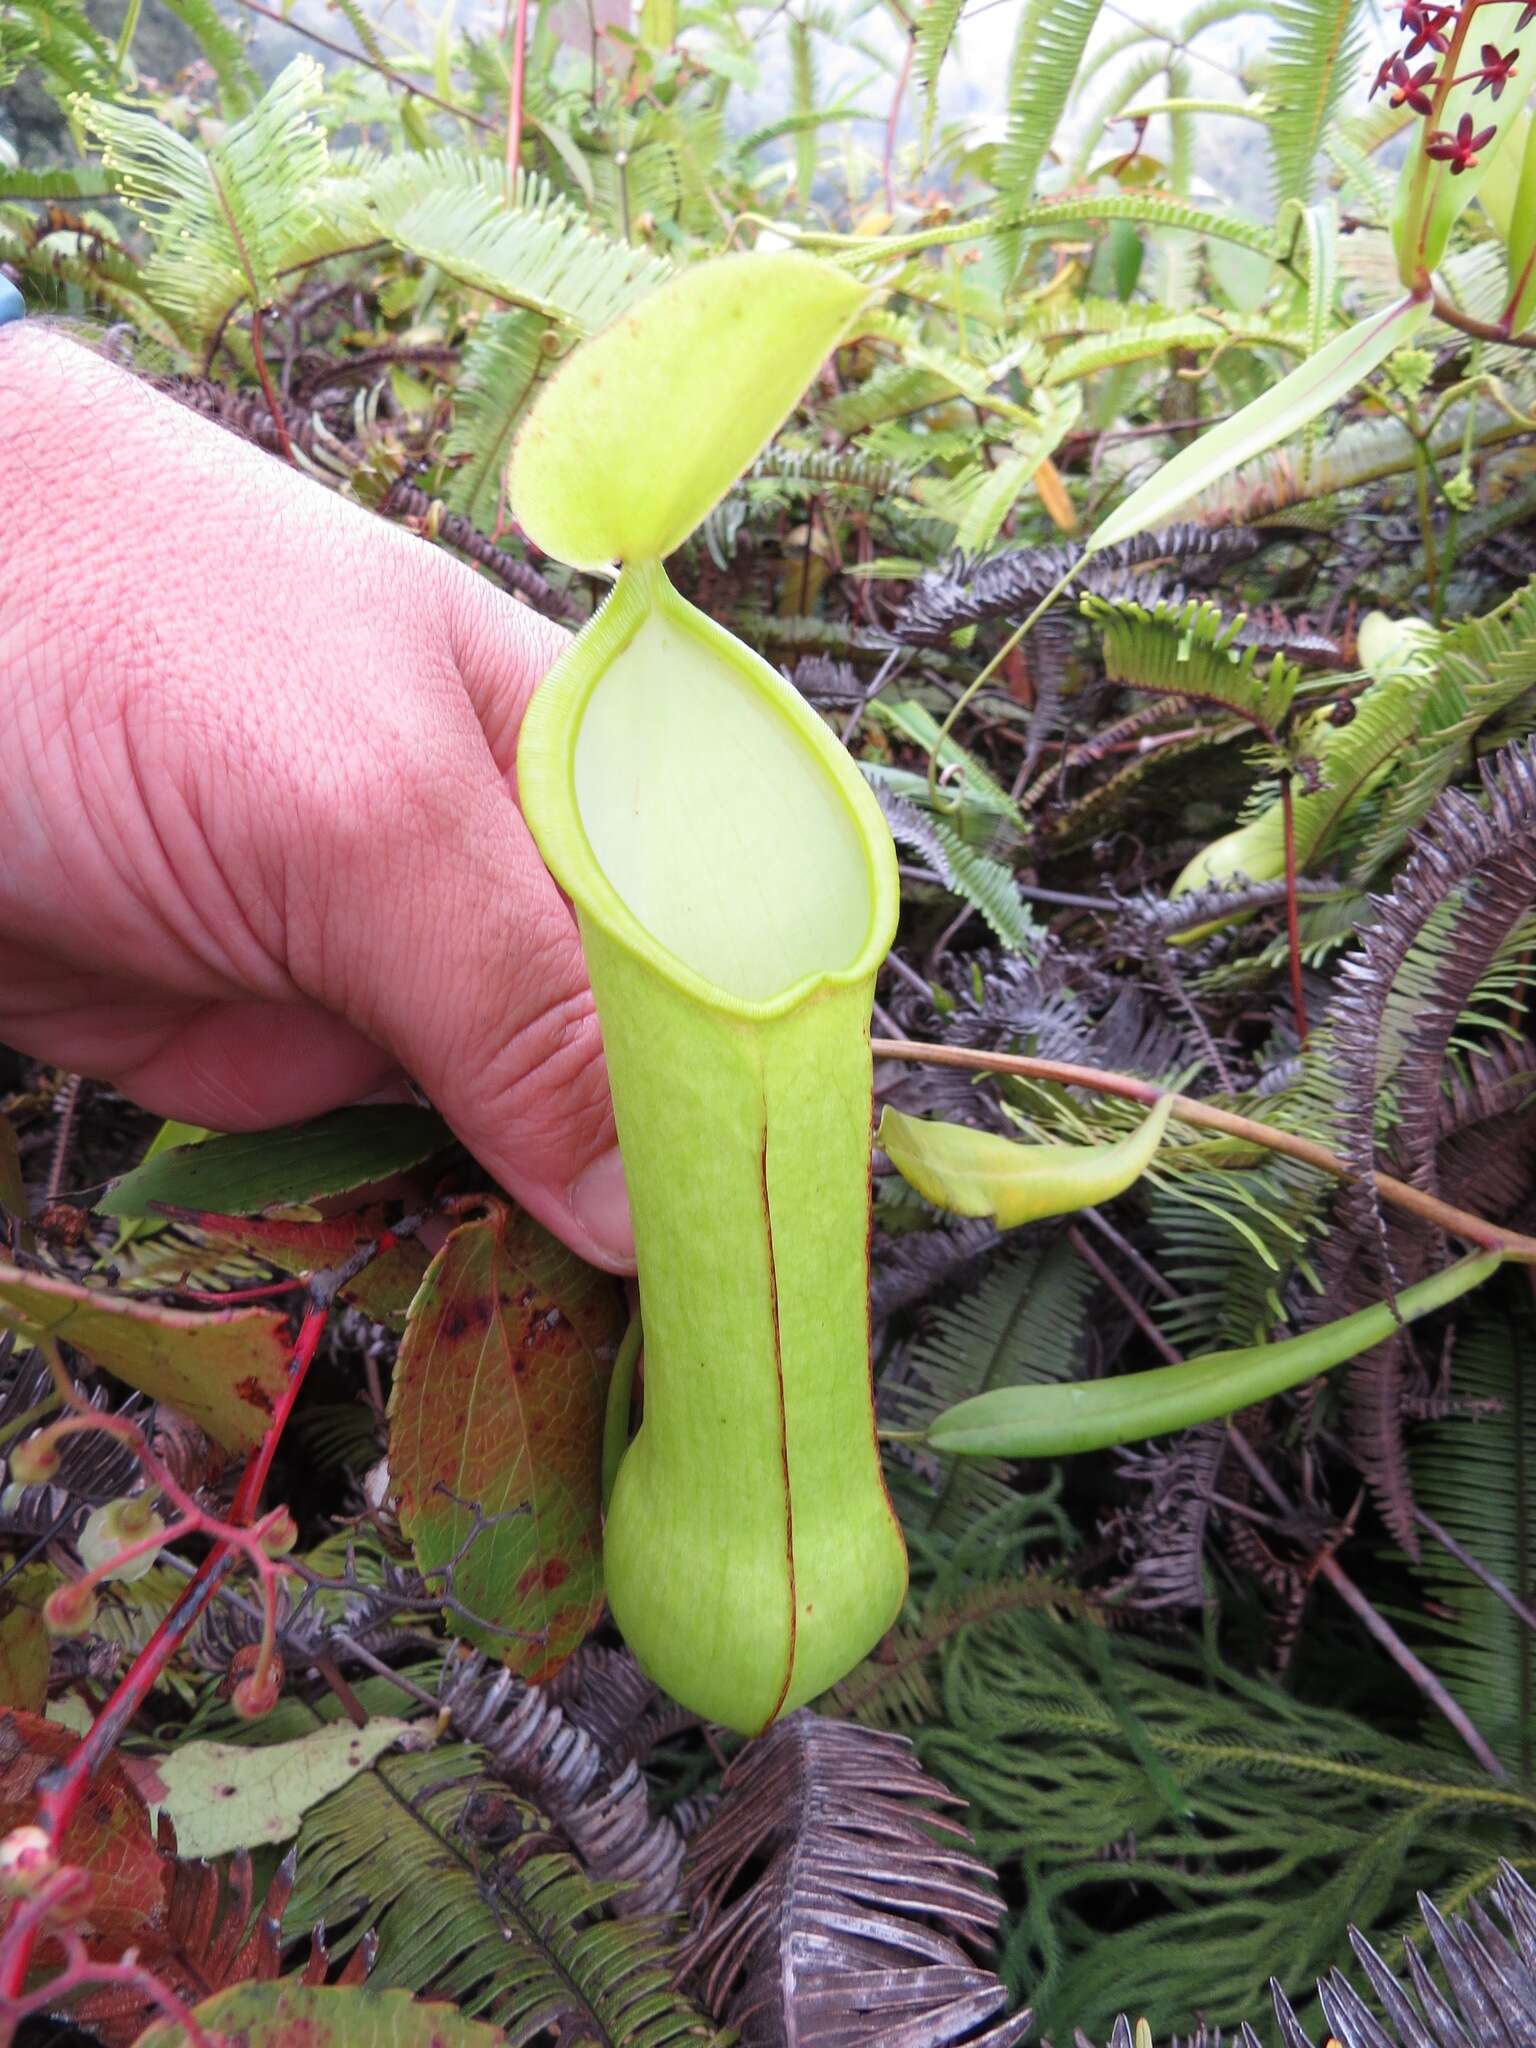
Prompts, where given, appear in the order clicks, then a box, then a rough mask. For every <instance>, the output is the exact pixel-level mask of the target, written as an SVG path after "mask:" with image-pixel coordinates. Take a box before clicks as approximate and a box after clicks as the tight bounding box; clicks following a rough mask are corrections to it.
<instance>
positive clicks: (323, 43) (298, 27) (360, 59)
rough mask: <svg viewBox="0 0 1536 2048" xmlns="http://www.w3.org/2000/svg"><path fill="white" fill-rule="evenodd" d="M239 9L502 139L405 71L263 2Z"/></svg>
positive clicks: (489, 124)
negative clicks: (338, 40)
mask: <svg viewBox="0 0 1536 2048" xmlns="http://www.w3.org/2000/svg"><path fill="white" fill-rule="evenodd" d="M239 5H240V6H241V7H243V8H245V9H246V11H247V12H248V13H250V14H259V15H260V16H261V18H262V19H263V21H275V22H276V23H277V25H278V27H279V28H287V29H292V31H293V33H294V34H295V35H299V36H303V37H304V38H305V40H306V41H308V42H311V43H316V44H318V45H319V47H320V48H321V49H322V50H329V51H330V52H331V54H332V55H333V56H336V57H345V58H346V60H347V62H348V63H349V64H362V65H365V66H366V67H367V68H368V70H370V71H376V72H377V73H378V74H379V76H380V77H381V78H387V79H388V80H389V82H390V84H391V85H398V86H399V88H400V90H401V91H402V92H407V93H414V94H415V95H416V97H417V99H419V100H425V101H426V102H427V104H428V106H431V107H441V108H442V110H443V112H444V113H445V114H454V115H456V116H457V117H458V119H459V120H461V121H468V122H469V124H470V126H471V127H472V128H483V129H484V130H485V132H486V134H487V135H499V134H500V133H501V129H500V127H499V126H498V125H497V123H496V122H495V121H488V120H486V118H485V116H484V115H483V114H472V113H471V112H470V110H469V108H468V107H456V106H455V105H454V104H453V101H452V100H443V99H439V98H438V96H437V94H436V93H435V92H428V91H427V89H426V87H425V86H424V85H418V84H417V83H416V81H415V80H414V79H412V78H407V77H406V75H405V73H404V72H403V71H392V70H391V69H390V67H389V66H388V65H387V64H380V63H379V62H378V60H377V59H376V58H373V57H369V56H365V55H364V53H363V52H362V51H361V50H349V49H348V48H347V46H346V44H345V43H334V42H332V41H331V38H330V37H329V36H323V35H321V33H320V31H319V30H318V29H314V28H306V27H305V25H304V23H303V22H302V21H295V20H293V18H292V17H291V16H289V15H286V14H280V13H279V12H278V10H277V9H276V8H275V7H264V6H263V5H262V0H239Z"/></svg>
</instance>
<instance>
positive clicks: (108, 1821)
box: [0, 1710, 171, 1965]
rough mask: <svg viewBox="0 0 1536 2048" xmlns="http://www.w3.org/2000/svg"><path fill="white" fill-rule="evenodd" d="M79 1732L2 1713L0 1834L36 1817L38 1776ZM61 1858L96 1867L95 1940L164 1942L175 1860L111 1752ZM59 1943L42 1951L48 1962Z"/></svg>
mask: <svg viewBox="0 0 1536 2048" xmlns="http://www.w3.org/2000/svg"><path fill="white" fill-rule="evenodd" d="M78 1740H79V1738H78V1737H77V1736H75V1735H72V1734H71V1733H70V1731H69V1730H68V1729H67V1728H60V1727H59V1726H58V1725H57V1724H56V1723H55V1722H53V1721H45V1720H43V1719H42V1718H41V1717H40V1716H39V1715H37V1714H23V1713H19V1712H16V1711H14V1710H13V1711H7V1712H3V1713H0V1834H9V1832H10V1831H11V1829H12V1828H15V1827H20V1826H22V1825H23V1824H24V1823H25V1822H28V1821H32V1820H35V1819H36V1817H37V1781H38V1779H39V1778H41V1777H42V1776H43V1774H44V1773H45V1772H46V1771H51V1770H52V1769H53V1768H54V1766H55V1765H56V1764H60V1763H62V1762H63V1761H64V1759H65V1758H66V1757H67V1756H68V1755H69V1754H70V1752H71V1751H72V1750H73V1749H74V1748H75V1746H76V1743H77V1742H78ZM61 1861H63V1862H65V1863H73V1864H78V1865H80V1866H81V1867H82V1868H84V1869H85V1870H88V1871H89V1872H90V1874H91V1879H92V1884H93V1887H94V1890H93V1893H92V1898H91V1904H90V1910H89V1913H88V1915H87V1917H86V1925H85V1932H86V1934H87V1936H88V1938H90V1940H91V1943H92V1946H93V1947H97V1948H99V1949H100V1950H101V1951H102V1952H103V1953H110V1954H113V1955H116V1954H118V1953H119V1952H121V1951H122V1950H123V1949H125V1948H132V1947H137V1948H139V1949H140V1950H141V1951H147V1952H149V1953H150V1954H155V1953H158V1952H159V1950H160V1949H161V1948H162V1947H163V1945H164V1940H165V1923H166V1909H167V1904H168V1900H169V1892H170V1881H171V1862H170V1859H169V1858H168V1857H167V1856H164V1855H163V1854H162V1853H161V1851H160V1850H159V1849H158V1848H157V1847H156V1845H155V1840H154V1837H153V1835H152V1834H151V1833H150V1828H149V1813H148V1811H147V1809H146V1807H145V1805H144V1802H143V1800H142V1799H141V1798H140V1797H139V1795H138V1793H137V1792H136V1791H135V1790H134V1789H133V1787H132V1785H131V1784H130V1783H129V1782H128V1779H127V1777H126V1775H125V1774H124V1772H123V1770H122V1767H121V1765H119V1764H118V1763H117V1762H116V1761H114V1760H111V1759H109V1760H108V1762H107V1763H106V1764H105V1765H103V1767H102V1769H101V1770H99V1771H98V1772H97V1774H96V1776H95V1777H94V1778H93V1779H92V1780H91V1782H90V1784H89V1785H88V1786H87V1787H86V1791H85V1797H84V1798H83V1799H82V1800H81V1802H80V1808H79V1811H78V1812H77V1813H76V1815H75V1818H74V1820H73V1821H72V1822H71V1823H70V1826H69V1829H68V1832H67V1833H66V1834H65V1837H64V1841H63V1845H62V1854H61ZM50 1947H51V1948H52V1955H53V1959H54V1960H57V1959H58V1955H59V1950H58V1945H57V1944H56V1943H53V1944H49V1943H45V1944H44V1945H43V1947H42V1948H41V1950H40V1957H41V1960H42V1962H43V1963H44V1965H46V1964H47V1963H48V1961H49V1959H50V1958H49V1949H50Z"/></svg>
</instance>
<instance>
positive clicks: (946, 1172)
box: [878, 1096, 1173, 1230]
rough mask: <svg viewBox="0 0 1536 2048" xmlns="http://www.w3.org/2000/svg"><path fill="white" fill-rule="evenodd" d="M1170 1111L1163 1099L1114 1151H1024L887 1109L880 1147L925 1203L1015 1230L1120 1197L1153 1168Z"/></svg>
mask: <svg viewBox="0 0 1536 2048" xmlns="http://www.w3.org/2000/svg"><path fill="white" fill-rule="evenodd" d="M1172 1108H1173V1098H1172V1097H1171V1096H1165V1097H1164V1098H1163V1100H1162V1101H1161V1102H1159V1103H1158V1105H1157V1107H1156V1108H1155V1109H1154V1110H1153V1111H1152V1113H1151V1114H1150V1115H1149V1116H1148V1117H1146V1118H1145V1119H1144V1120H1143V1122H1141V1123H1140V1124H1138V1125H1137V1127H1136V1129H1135V1130H1134V1131H1129V1132H1127V1133H1126V1135H1125V1136H1124V1137H1123V1138H1119V1139H1117V1140H1116V1141H1115V1142H1114V1144H1112V1145H1021V1144H1020V1143H1018V1141H1017V1140H1016V1139H1013V1138H1000V1137H998V1136H997V1135H996V1134H995V1133H994V1132H992V1131H973V1130H972V1129H971V1128H970V1127H969V1126H968V1125H966V1124H946V1123H937V1122H934V1121H931V1120H930V1119H928V1118H926V1117H919V1116H903V1115H902V1113H901V1111H900V1110H897V1109H889V1108H888V1109H887V1110H886V1111H885V1113H884V1115H883V1116H882V1117H881V1119H880V1130H879V1133H878V1142H879V1144H880V1146H881V1148H882V1149H883V1151H884V1152H885V1153H886V1155H887V1157H888V1158H889V1159H890V1161H891V1164H892V1165H893V1166H894V1167H895V1168H896V1169H897V1171H898V1172H899V1173H900V1175H901V1177H902V1179H903V1180H904V1181H906V1182H907V1183H908V1184H909V1186H911V1187H914V1188H916V1189H917V1192H918V1193H919V1194H920V1195H922V1196H923V1197H924V1199H925V1200H927V1201H930V1202H932V1203H934V1204H935V1205H936V1206H937V1207H938V1208H940V1209H948V1210H950V1211H951V1212H952V1214H954V1215H956V1216H991V1217H993V1218H994V1219H995V1221H996V1223H997V1225H998V1228H999V1229H1000V1230H1012V1229H1014V1228H1015V1227H1016V1226H1017V1225H1019V1224H1021V1223H1037V1222H1039V1221H1040V1219H1041V1218H1042V1217H1044V1216H1066V1215H1070V1214H1071V1212H1072V1211H1073V1210H1074V1209H1087V1208H1091V1207H1092V1206H1093V1205H1094V1204H1095V1203H1097V1202H1112V1201H1113V1200H1114V1198H1115V1196H1116V1195H1123V1194H1124V1193H1125V1191H1126V1189H1127V1188H1128V1187H1130V1186H1131V1185H1132V1183H1133V1182H1135V1181H1138V1180H1140V1178H1141V1176H1142V1175H1143V1174H1144V1173H1145V1172H1146V1170H1147V1168H1148V1167H1149V1166H1150V1165H1151V1164H1152V1160H1153V1157H1154V1156H1155V1154H1156V1152H1157V1148H1158V1146H1159V1145H1160V1144H1161V1143H1162V1137H1163V1133H1164V1131H1165V1130H1167V1128H1168V1118H1169V1115H1170V1113H1171V1111H1172Z"/></svg>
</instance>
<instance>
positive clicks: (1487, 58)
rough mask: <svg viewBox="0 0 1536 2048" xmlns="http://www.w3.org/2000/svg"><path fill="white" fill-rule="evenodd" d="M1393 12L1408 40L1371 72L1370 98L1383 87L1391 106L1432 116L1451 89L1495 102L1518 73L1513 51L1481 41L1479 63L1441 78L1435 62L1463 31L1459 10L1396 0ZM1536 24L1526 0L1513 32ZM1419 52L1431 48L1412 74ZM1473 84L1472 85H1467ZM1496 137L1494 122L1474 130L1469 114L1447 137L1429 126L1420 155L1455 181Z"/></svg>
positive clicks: (1534, 6)
mask: <svg viewBox="0 0 1536 2048" xmlns="http://www.w3.org/2000/svg"><path fill="white" fill-rule="evenodd" d="M1399 12H1400V13H1401V15H1402V22H1403V33H1404V35H1405V36H1406V37H1407V38H1408V40H1407V43H1406V45H1405V46H1404V48H1403V49H1402V50H1400V51H1398V52H1397V53H1396V54H1395V55H1394V56H1391V57H1388V58H1387V59H1386V61H1385V62H1384V63H1383V65H1382V67H1381V69H1380V70H1379V71H1378V72H1377V74H1376V83H1375V84H1374V85H1373V86H1372V87H1371V94H1372V96H1373V97H1374V96H1375V95H1376V94H1377V93H1379V92H1381V91H1382V90H1383V89H1388V90H1389V91H1390V94H1391V104H1392V105H1393V106H1394V107H1411V108H1412V109H1413V111H1414V113H1416V114H1421V115H1425V116H1429V115H1432V114H1434V113H1435V112H1436V110H1437V108H1439V107H1441V106H1443V105H1444V103H1445V95H1446V93H1447V92H1448V91H1449V90H1450V88H1451V87H1452V86H1456V85H1469V84H1470V85H1472V92H1473V96H1474V98H1475V97H1476V95H1477V94H1478V93H1480V92H1486V93H1487V95H1488V97H1489V98H1490V99H1491V100H1500V99H1502V98H1503V96H1504V88H1505V86H1506V85H1508V84H1509V83H1510V82H1511V81H1512V80H1513V79H1514V77H1515V74H1516V72H1517V71H1518V69H1519V63H1520V52H1519V50H1518V49H1513V50H1501V49H1500V48H1499V46H1498V44H1497V43H1484V44H1483V46H1482V50H1481V52H1480V53H1479V54H1480V61H1479V62H1478V63H1477V64H1474V65H1473V66H1472V67H1471V69H1470V70H1466V71H1458V72H1457V74H1456V76H1455V77H1454V78H1452V77H1450V76H1449V75H1448V73H1447V74H1443V75H1442V74H1441V73H1440V72H1439V70H1438V68H1437V65H1436V58H1438V57H1440V56H1443V55H1445V54H1446V53H1447V52H1448V51H1449V50H1450V48H1451V39H1452V36H1453V34H1454V35H1457V36H1458V42H1457V49H1458V53H1459V50H1460V42H1459V34H1460V32H1461V30H1462V29H1463V28H1464V27H1465V23H1464V21H1463V19H1462V14H1461V8H1460V7H1459V6H1458V5H1457V4H1455V0H1451V4H1449V5H1443V6H1442V5H1437V4H1436V0H1401V6H1400V9H1399ZM1532 21H1536V0H1527V4H1526V6H1525V8H1524V10H1523V12H1522V13H1521V16H1520V20H1519V22H1518V23H1517V24H1516V33H1517V34H1518V33H1519V32H1520V31H1521V30H1522V29H1525V28H1527V27H1528V26H1529V25H1530V23H1531V22H1532ZM1421 50H1433V51H1434V53H1435V56H1434V57H1431V59H1430V61H1429V62H1428V63H1427V64H1423V65H1421V66H1420V67H1419V69H1418V70H1417V71H1415V70H1413V69H1412V68H1411V67H1412V63H1413V59H1414V58H1415V57H1417V56H1418V54H1419V52H1420V51H1421ZM1474 80H1475V81H1476V82H1475V83H1473V81H1474ZM1497 133H1498V124H1497V123H1496V122H1495V123H1493V124H1491V125H1490V126H1489V127H1487V128H1476V127H1474V125H1473V120H1472V116H1471V115H1470V114H1463V115H1462V117H1461V119H1460V120H1459V121H1458V122H1457V124H1456V129H1455V133H1454V134H1453V133H1452V132H1451V131H1450V130H1449V129H1447V128H1433V129H1431V130H1430V132H1429V134H1428V136H1426V138H1425V142H1424V153H1425V155H1426V156H1431V157H1433V158H1434V159H1435V161H1436V162H1437V163H1444V164H1449V165H1450V167H1451V176H1452V177H1458V176H1459V175H1460V174H1461V172H1463V171H1470V170H1471V169H1472V168H1473V167H1474V165H1475V164H1476V163H1477V161H1478V157H1479V154H1480V152H1481V151H1483V150H1485V149H1486V148H1487V147H1488V145H1489V143H1490V142H1492V141H1493V139H1494V137H1495V135H1496V134H1497Z"/></svg>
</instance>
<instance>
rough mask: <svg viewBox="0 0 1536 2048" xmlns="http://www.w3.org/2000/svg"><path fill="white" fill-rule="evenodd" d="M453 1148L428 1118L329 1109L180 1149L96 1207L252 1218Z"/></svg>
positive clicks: (389, 1109)
mask: <svg viewBox="0 0 1536 2048" xmlns="http://www.w3.org/2000/svg"><path fill="white" fill-rule="evenodd" d="M452 1143H453V1134H452V1133H451V1132H450V1130H449V1129H448V1126H447V1125H446V1124H445V1123H444V1122H443V1120H442V1118H441V1117H440V1116H438V1115H436V1113H435V1112H434V1111H432V1110H430V1109H416V1108H414V1107H412V1106H411V1105H409V1104H402V1105H401V1106H400V1107H398V1108H397V1107H395V1106H394V1105H393V1104H391V1105H381V1106H377V1107H372V1108H367V1109H337V1110H333V1111H331V1113H330V1114H329V1115H328V1116H317V1117H312V1118H311V1119H310V1120H309V1122H308V1123H302V1124H286V1125H284V1126H283V1127H282V1128H281V1129H280V1130H275V1131H242V1132H239V1133H237V1134H236V1135H234V1136H231V1137H225V1138H209V1139H208V1140H207V1141H206V1142H205V1143H203V1144H201V1145H192V1146H187V1145H178V1146H176V1147H175V1148H174V1149H173V1150H172V1151H169V1152H163V1153H161V1154H160V1156H159V1157H158V1158H154V1159H147V1160H146V1161H145V1162H144V1164H143V1165H142V1166H136V1167H135V1168H134V1170H133V1172H132V1173H128V1174H124V1176H123V1178H122V1179H121V1180H118V1181H114V1182H113V1183H112V1185H111V1186H110V1187H109V1188H108V1190H107V1192H106V1194H105V1195H104V1196H103V1197H102V1199H101V1201H99V1202H98V1203H97V1204H96V1206H97V1208H98V1209H99V1210H100V1211H101V1213H102V1214H103V1215H105V1216H148V1215H152V1214H154V1213H155V1212H156V1211H157V1210H158V1209H160V1208H162V1207H169V1208H177V1209H208V1210H213V1211H216V1212H217V1213H219V1214H221V1215H237V1216H250V1215H255V1214H257V1213H258V1212H259V1211H261V1210H263V1209H270V1208H274V1207H276V1206H277V1205H279V1204H281V1205H283V1206H285V1207H286V1206H288V1205H290V1204H292V1203H295V1202H310V1201H315V1200H317V1199H318V1198H320V1197H322V1196H325V1195H344V1194H350V1193H351V1191H352V1190H353V1189H354V1188H361V1187H367V1186H368V1185H369V1183H370V1182H372V1181H378V1180H388V1179H389V1177H390V1176H391V1175H392V1174H396V1173H404V1172H406V1171H407V1169H408V1168H410V1167H412V1166H420V1165H421V1163H422V1161H423V1160H424V1159H430V1158H431V1157H432V1155H433V1153H434V1152H441V1151H442V1150H443V1148H444V1147H445V1146H447V1145H451V1144H452Z"/></svg>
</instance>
